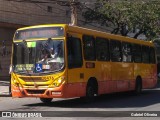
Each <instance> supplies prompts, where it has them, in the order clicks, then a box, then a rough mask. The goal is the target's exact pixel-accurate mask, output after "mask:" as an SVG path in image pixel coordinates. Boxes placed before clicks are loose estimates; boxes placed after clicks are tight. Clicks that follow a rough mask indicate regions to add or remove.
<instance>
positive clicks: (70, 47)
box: [67, 37, 83, 68]
mask: <svg viewBox="0 0 160 120" xmlns="http://www.w3.org/2000/svg"><path fill="white" fill-rule="evenodd" d="M67 56H68V67H69V68H78V67H82V64H83V62H82V49H81V40H80V39H79V38H76V37H68V39H67Z"/></svg>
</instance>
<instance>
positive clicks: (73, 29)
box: [18, 24, 154, 46]
mask: <svg viewBox="0 0 160 120" xmlns="http://www.w3.org/2000/svg"><path fill="white" fill-rule="evenodd" d="M58 26H59V27H64V28H66V30H67V31H70V32H74V33H79V34H85V35H93V36H96V37H102V38H108V39H113V40H121V41H124V42H132V43H135V44H143V45H147V46H154V44H153V43H152V42H151V41H144V40H139V39H134V38H130V37H127V36H121V35H115V34H111V33H107V32H102V31H98V30H93V29H88V28H83V27H78V26H70V25H68V24H44V25H35V26H28V27H23V28H19V29H18V30H26V29H32V28H40V27H58Z"/></svg>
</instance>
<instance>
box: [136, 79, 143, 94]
mask: <svg viewBox="0 0 160 120" xmlns="http://www.w3.org/2000/svg"><path fill="white" fill-rule="evenodd" d="M141 92H142V80H141V79H140V78H138V79H137V80H136V86H135V93H136V94H140V93H141Z"/></svg>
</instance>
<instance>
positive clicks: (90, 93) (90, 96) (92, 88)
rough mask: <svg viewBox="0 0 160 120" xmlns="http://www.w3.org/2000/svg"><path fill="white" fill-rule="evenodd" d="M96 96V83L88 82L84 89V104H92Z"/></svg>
mask: <svg viewBox="0 0 160 120" xmlns="http://www.w3.org/2000/svg"><path fill="white" fill-rule="evenodd" d="M95 96H97V83H96V81H90V82H88V84H87V88H86V97H85V102H93V101H94V100H95Z"/></svg>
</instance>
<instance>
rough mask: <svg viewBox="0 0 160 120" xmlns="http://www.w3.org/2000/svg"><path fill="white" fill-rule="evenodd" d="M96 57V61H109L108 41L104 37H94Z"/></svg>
mask: <svg viewBox="0 0 160 120" xmlns="http://www.w3.org/2000/svg"><path fill="white" fill-rule="evenodd" d="M96 57H97V60H98V61H109V60H110V54H109V41H108V40H107V39H105V38H100V37H97V38H96Z"/></svg>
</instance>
